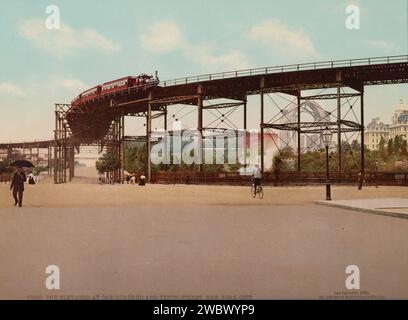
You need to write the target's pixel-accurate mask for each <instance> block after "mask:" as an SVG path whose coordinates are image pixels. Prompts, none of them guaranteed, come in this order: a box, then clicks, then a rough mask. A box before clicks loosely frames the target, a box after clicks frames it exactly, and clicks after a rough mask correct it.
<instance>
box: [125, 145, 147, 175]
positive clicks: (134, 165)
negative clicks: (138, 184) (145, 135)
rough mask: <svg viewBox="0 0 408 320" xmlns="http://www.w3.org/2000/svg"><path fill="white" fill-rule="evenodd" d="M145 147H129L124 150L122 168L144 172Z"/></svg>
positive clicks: (134, 171)
mask: <svg viewBox="0 0 408 320" xmlns="http://www.w3.org/2000/svg"><path fill="white" fill-rule="evenodd" d="M146 161H147V148H146V146H139V147H129V148H126V150H125V163H124V168H125V170H126V171H128V172H131V173H136V172H137V173H143V172H146Z"/></svg>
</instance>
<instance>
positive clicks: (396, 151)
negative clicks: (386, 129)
mask: <svg viewBox="0 0 408 320" xmlns="http://www.w3.org/2000/svg"><path fill="white" fill-rule="evenodd" d="M402 142H403V139H402V137H401V136H396V137H395V139H394V146H393V149H394V154H395V155H398V154H399V153H400V152H401V147H402Z"/></svg>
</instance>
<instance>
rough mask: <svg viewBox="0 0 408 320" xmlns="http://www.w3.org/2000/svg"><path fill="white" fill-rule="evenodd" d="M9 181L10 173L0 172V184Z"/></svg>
mask: <svg viewBox="0 0 408 320" xmlns="http://www.w3.org/2000/svg"><path fill="white" fill-rule="evenodd" d="M10 181H11V174H9V173H0V184H3V183H10Z"/></svg>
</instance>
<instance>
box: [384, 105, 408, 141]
mask: <svg viewBox="0 0 408 320" xmlns="http://www.w3.org/2000/svg"><path fill="white" fill-rule="evenodd" d="M396 136H401V137H402V138H403V139H405V140H408V110H407V106H406V105H405V104H404V101H403V100H401V101H400V103H399V105H398V106H397V108H396V110H395V112H394V113H393V115H392V117H391V125H390V135H389V139H394V138H395V137H396Z"/></svg>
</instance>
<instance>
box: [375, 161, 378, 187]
mask: <svg viewBox="0 0 408 320" xmlns="http://www.w3.org/2000/svg"><path fill="white" fill-rule="evenodd" d="M375 187H376V188H378V161H376V162H375Z"/></svg>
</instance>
